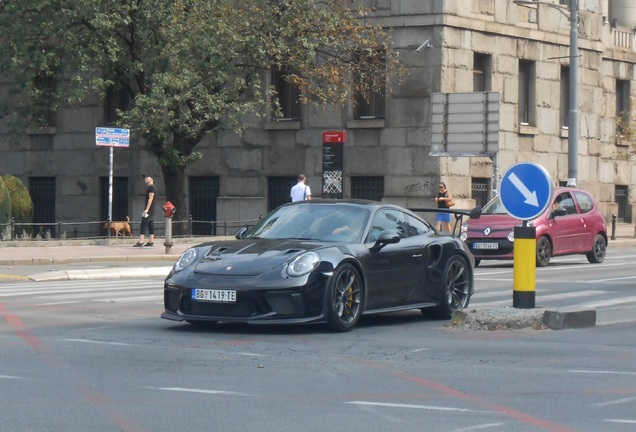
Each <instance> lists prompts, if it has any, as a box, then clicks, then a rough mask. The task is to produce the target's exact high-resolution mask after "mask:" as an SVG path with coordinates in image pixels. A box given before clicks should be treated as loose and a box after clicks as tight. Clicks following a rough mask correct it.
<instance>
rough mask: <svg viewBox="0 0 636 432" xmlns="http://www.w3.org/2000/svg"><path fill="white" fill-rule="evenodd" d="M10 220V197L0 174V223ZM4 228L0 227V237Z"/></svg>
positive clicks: (6, 222)
mask: <svg viewBox="0 0 636 432" xmlns="http://www.w3.org/2000/svg"><path fill="white" fill-rule="evenodd" d="M9 222H11V198H10V197H9V191H8V190H7V188H5V187H4V182H3V181H2V176H0V224H3V225H4V224H8V223H9ZM3 231H4V230H3V229H2V228H0V237H2V235H3V234H2V232H3Z"/></svg>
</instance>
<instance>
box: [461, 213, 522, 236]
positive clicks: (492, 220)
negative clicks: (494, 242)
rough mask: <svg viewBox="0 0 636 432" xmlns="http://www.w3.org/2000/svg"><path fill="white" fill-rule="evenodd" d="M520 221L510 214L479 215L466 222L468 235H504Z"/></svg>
mask: <svg viewBox="0 0 636 432" xmlns="http://www.w3.org/2000/svg"><path fill="white" fill-rule="evenodd" d="M520 223H521V222H520V221H519V220H518V219H515V218H513V217H512V216H510V215H507V214H506V215H481V217H480V218H479V219H469V220H468V222H467V223H466V226H467V235H468V237H506V236H507V235H508V234H509V233H510V231H512V230H513V228H514V227H515V226H517V225H519V224H520Z"/></svg>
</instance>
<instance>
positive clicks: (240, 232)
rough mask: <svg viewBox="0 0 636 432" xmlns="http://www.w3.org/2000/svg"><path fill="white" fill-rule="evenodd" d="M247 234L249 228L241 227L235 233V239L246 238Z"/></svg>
mask: <svg viewBox="0 0 636 432" xmlns="http://www.w3.org/2000/svg"><path fill="white" fill-rule="evenodd" d="M246 232H247V227H241V228H239V229H237V230H236V232H235V233H234V237H235V238H236V239H242V238H243V237H244V236H245V233H246Z"/></svg>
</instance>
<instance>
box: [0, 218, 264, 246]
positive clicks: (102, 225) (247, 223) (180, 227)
mask: <svg viewBox="0 0 636 432" xmlns="http://www.w3.org/2000/svg"><path fill="white" fill-rule="evenodd" d="M259 220H260V219H246V220H222V221H201V220H194V219H192V217H190V218H188V219H187V220H173V221H172V237H209V236H216V235H218V236H228V235H233V234H234V232H236V230H238V229H239V228H242V227H248V228H251V227H252V226H254V225H255V224H256V223H257V222H258V221H259ZM195 224H196V225H197V227H198V229H197V230H196V231H198V232H199V233H200V234H195V233H194V231H195V230H194V229H193V227H194V226H195ZM140 225H141V222H130V229H131V232H132V238H134V237H138V236H139V228H140ZM201 227H203V229H201ZM207 227H209V229H208V228H207ZM155 235H156V236H159V237H162V236H164V235H165V218H161V220H156V221H155ZM114 237H115V236H114V235H113V234H112V233H111V230H109V229H108V221H80V222H63V221H60V222H56V223H17V222H15V220H13V219H12V220H11V222H9V223H0V241H9V240H11V241H15V240H24V241H34V240H65V239H77V240H81V239H100V238H114ZM119 237H120V238H121V237H122V236H121V235H119ZM126 238H128V234H126Z"/></svg>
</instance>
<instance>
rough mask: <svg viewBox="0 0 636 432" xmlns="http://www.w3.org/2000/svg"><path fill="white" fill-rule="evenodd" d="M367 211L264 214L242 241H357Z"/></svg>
mask: <svg viewBox="0 0 636 432" xmlns="http://www.w3.org/2000/svg"><path fill="white" fill-rule="evenodd" d="M368 217H369V211H368V210H367V209H364V208H360V207H353V206H346V205H339V204H309V203H306V204H299V205H291V206H282V207H279V208H278V209H276V210H274V211H273V212H272V213H270V214H268V215H267V216H266V217H265V218H264V219H263V220H261V221H260V222H259V223H258V224H256V225H255V226H254V227H253V228H252V229H251V230H249V232H248V233H247V234H246V236H245V237H246V238H255V237H259V238H267V239H302V240H319V241H344V242H355V241H360V238H361V237H362V233H363V231H364V228H365V226H366V224H367V219H368Z"/></svg>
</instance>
